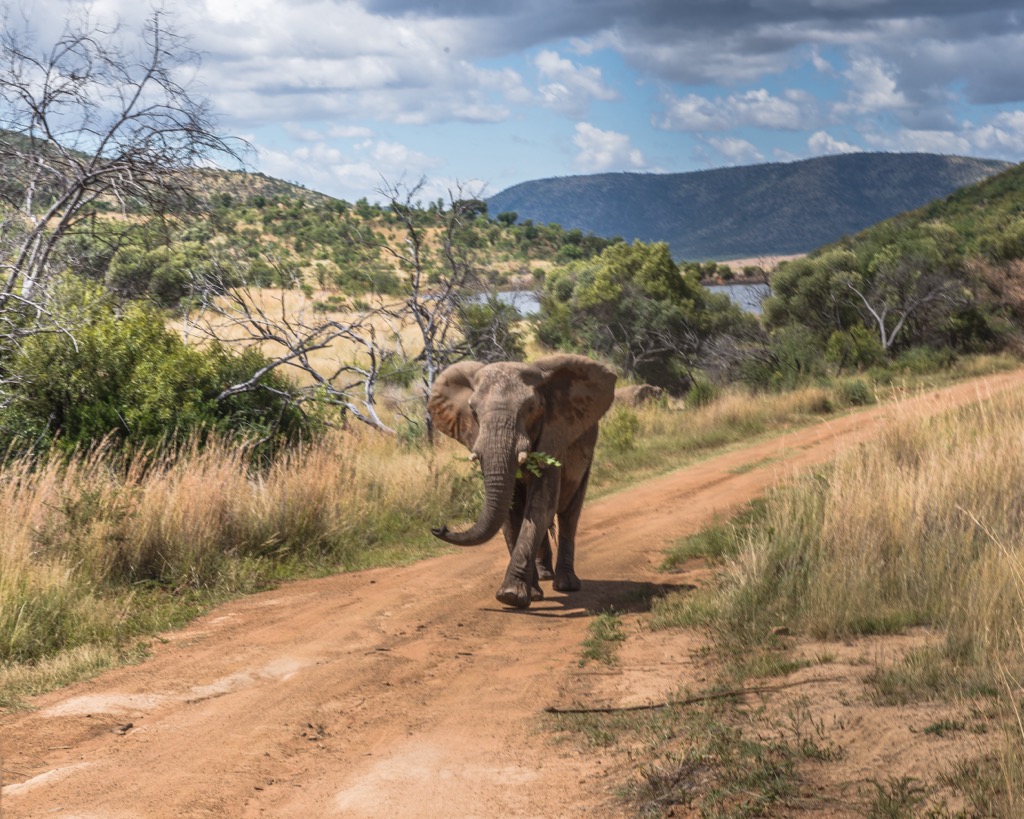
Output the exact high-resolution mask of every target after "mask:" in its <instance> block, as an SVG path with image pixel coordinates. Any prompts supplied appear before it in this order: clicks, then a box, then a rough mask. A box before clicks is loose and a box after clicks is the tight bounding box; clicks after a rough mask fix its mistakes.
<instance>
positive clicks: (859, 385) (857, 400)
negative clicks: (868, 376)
mask: <svg viewBox="0 0 1024 819" xmlns="http://www.w3.org/2000/svg"><path fill="white" fill-rule="evenodd" d="M837 391H838V393H839V400H840V401H841V402H842V403H843V404H846V405H847V406H851V407H864V406H867V405H868V404H874V403H875V394H874V392H873V391H872V389H871V387H870V386H868V383H867V382H866V381H864V380H863V379H861V378H854V379H852V380H849V381H840V382H839V384H838V385H837Z"/></svg>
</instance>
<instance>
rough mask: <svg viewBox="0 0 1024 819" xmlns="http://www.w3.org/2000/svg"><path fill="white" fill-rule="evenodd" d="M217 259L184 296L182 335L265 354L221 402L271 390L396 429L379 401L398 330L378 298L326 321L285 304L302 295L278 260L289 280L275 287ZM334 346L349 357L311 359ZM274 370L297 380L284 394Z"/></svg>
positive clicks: (382, 427)
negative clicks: (274, 381)
mask: <svg viewBox="0 0 1024 819" xmlns="http://www.w3.org/2000/svg"><path fill="white" fill-rule="evenodd" d="M218 262H219V263H218V264H215V265H214V266H213V268H212V270H213V272H211V273H207V274H205V275H204V276H203V277H202V278H201V279H194V280H193V288H192V289H193V293H192V298H191V299H188V300H186V301H185V305H186V310H185V313H184V316H183V318H184V323H185V333H186V335H194V336H196V337H199V338H201V339H208V340H212V341H216V342H218V343H222V344H227V345H234V346H242V347H251V346H254V345H255V346H258V347H259V349H260V352H261V353H262V354H263V357H264V363H262V364H261V365H260V366H259V367H258V368H257V369H256V370H254V371H253V372H252V373H250V374H249V375H248V377H246V378H245V379H243V380H241V381H239V382H237V383H235V384H231V385H229V386H227V387H225V389H224V390H223V391H222V392H221V393H220V395H219V396H218V400H222V399H224V398H227V397H229V396H231V395H237V394H238V393H243V392H253V391H257V390H270V391H272V392H275V393H277V394H279V395H281V396H282V397H285V398H287V399H289V400H292V401H295V402H296V403H299V404H303V403H306V402H309V401H317V402H320V403H326V404H329V405H332V406H335V407H338V408H339V409H340V410H341V412H342V415H343V417H344V416H345V415H348V414H351V415H352V416H353V417H355V418H356V419H358V420H359V421H362V422H364V423H366V424H368V425H369V426H371V427H373V428H375V429H378V430H380V431H382V432H388V433H394V432H395V430H394V429H393V428H392V427H390V426H389V425H388V424H387V423H385V422H384V420H383V419H381V417H380V415H379V414H378V411H377V401H376V389H377V385H378V382H379V379H380V371H381V364H382V363H383V361H384V360H385V358H386V357H387V356H388V355H389V353H390V351H389V349H388V339H389V338H393V337H394V336H395V335H396V334H397V332H396V329H395V328H393V327H390V325H389V322H390V321H391V310H390V309H389V307H388V306H387V305H384V304H383V303H381V302H380V301H379V300H377V303H376V304H375V305H371V306H368V307H363V308H362V309H361V310H360V311H356V312H354V313H353V316H352V318H351V319H349V320H345V321H342V320H338V319H334V318H325V317H323V316H322V315H319V314H317V312H316V311H315V310H314V309H312V307H309V308H300V309H296V307H295V305H294V304H289V303H288V296H289V294H295V293H296V292H299V293H301V284H302V282H301V275H300V274H299V273H298V272H297V271H295V270H293V269H291V268H290V267H289V266H288V265H286V264H284V263H282V262H281V261H280V260H279V259H274V258H270V259H268V263H269V264H271V266H273V267H274V268H275V270H276V272H277V275H278V278H279V279H280V280H281V281H282V282H283V283H284V285H285V286H284V287H282V288H281V289H280V290H277V291H276V292H275V291H271V290H267V289H258V288H253V287H250V286H249V285H248V284H246V283H244V281H243V282H242V283H239V281H238V278H239V276H238V273H237V269H234V266H233V265H231V264H230V262H228V263H227V264H225V260H224V259H220V260H218ZM225 271H230V272H225ZM243 278H244V277H243ZM382 328H383V331H382ZM332 348H342V349H344V351H345V352H347V353H350V354H351V355H350V357H347V356H345V355H343V354H342V353H341V352H335V354H333V355H332V356H318V357H316V358H314V356H315V355H316V354H317V353H320V352H322V351H324V350H328V349H332ZM272 371H279V372H282V373H284V374H285V375H287V376H289V379H288V380H289V381H290V382H292V383H296V384H297V385H296V386H294V387H293V388H289V389H287V391H284V390H282V389H281V388H280V387H274V386H271V385H270V384H269V383H268V380H267V378H266V376H267V375H268V374H269V373H271V372H272Z"/></svg>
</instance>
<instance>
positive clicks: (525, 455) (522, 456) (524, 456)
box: [519, 452, 530, 466]
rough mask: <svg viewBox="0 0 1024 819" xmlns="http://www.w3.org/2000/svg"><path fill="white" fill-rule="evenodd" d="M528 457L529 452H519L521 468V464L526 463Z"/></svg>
mask: <svg viewBox="0 0 1024 819" xmlns="http://www.w3.org/2000/svg"><path fill="white" fill-rule="evenodd" d="M529 457H530V453H529V452H520V453H519V465H520V466H522V465H523V464H525V463H526V459H527V458H529Z"/></svg>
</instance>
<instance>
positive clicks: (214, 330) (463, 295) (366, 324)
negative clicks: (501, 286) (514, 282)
mask: <svg viewBox="0 0 1024 819" xmlns="http://www.w3.org/2000/svg"><path fill="white" fill-rule="evenodd" d="M424 184H425V183H424V181H423V180H420V182H418V183H417V184H416V185H413V186H411V187H407V186H403V185H401V184H397V185H385V186H384V187H383V188H381V189H380V191H378V192H379V193H380V194H381V195H382V196H383V197H385V199H386V200H387V201H388V203H389V204H388V207H389V212H390V214H391V218H392V219H393V220H394V221H395V222H397V224H398V225H399V227H400V233H401V239H400V241H387V240H385V239H382V238H381V237H380V235H379V234H378V233H375V232H372V231H369V230H367V231H365V232H363V233H360V232H359V231H358V229H356V228H353V230H355V231H356V233H355V235H354V237H353V238H354V240H355V241H357V242H359V243H361V244H363V245H364V246H365V247H367V248H368V249H371V250H374V251H375V253H380V254H381V255H382V256H383V257H385V258H390V259H391V261H392V263H393V264H394V265H395V266H396V267H397V268H399V270H400V273H401V275H402V276H403V290H404V293H403V294H402V295H400V296H391V297H388V296H381V295H374V294H369V295H365V294H363V295H360V298H359V301H360V302H361V306H360V307H359V309H358V310H357V309H355V307H354V304H353V305H351V306H352V307H353V309H352V310H351V311H349V312H348V314H347V315H348V316H349V318H347V319H346V320H345V321H338V320H335V319H331V318H325V317H323V316H316V315H313V316H310V317H308V318H307V316H306V315H305V314H304V313H296V312H295V311H294V309H290V308H286V307H285V303H284V295H283V293H284V291H281V293H280V294H279V295H278V296H277V298H276V299H274V307H273V309H272V310H271V309H270V308H268V306H267V298H268V292H267V291H256V290H252V289H250V288H248V287H245V286H242V287H239V286H237V285H236V284H233V283H232V281H231V280H232V278H233V277H231V276H219V277H215V278H214V279H211V280H207V281H204V282H198V283H197V287H196V296H197V301H196V303H197V304H199V305H200V306H201V307H200V310H199V311H197V312H196V313H195V314H194V315H192V316H189V317H187V321H188V324H189V326H190V327H191V328H192V329H191V330H190V331H193V332H200V333H201V334H203V335H204V336H205V337H208V338H213V339H217V340H219V341H222V342H226V343H231V344H243V345H252V344H258V345H259V346H260V349H261V351H262V352H263V353H264V354H265V355H267V356H269V360H268V361H267V363H266V364H265V365H264V366H263V367H261V368H260V369H259V370H258V371H256V372H254V373H253V374H252V375H251V377H249V378H247V379H246V380H244V381H242V382H239V383H238V384H234V385H232V386H230V387H229V388H228V389H226V390H225V391H224V393H223V394H222V395H223V396H224V397H226V396H227V395H232V394H235V393H238V392H244V391H249V390H256V389H262V388H264V387H263V377H264V376H265V375H266V374H267V373H269V372H270V371H272V370H276V369H281V370H282V371H284V372H289V371H290V372H292V373H293V374H294V373H296V372H299V373H301V374H302V380H303V382H304V384H305V386H302V387H299V388H297V389H296V390H295V391H294V393H293V395H292V397H293V398H294V399H295V400H297V401H308V400H312V399H324V400H326V401H327V402H329V403H331V404H333V405H335V406H338V407H340V408H341V409H342V410H343V412H345V413H351V414H352V415H353V416H354V417H355V418H357V419H358V420H360V421H363V422H364V423H367V424H369V425H370V426H372V427H374V428H376V429H379V430H381V431H384V432H394V430H393V429H392V428H391V427H390V426H389V425H388V424H387V423H386V422H385V421H384V420H383V419H382V418H381V416H380V415H379V413H378V409H377V387H378V385H379V383H380V380H381V368H382V366H383V365H384V363H385V362H386V361H387V360H388V359H389V358H397V359H398V360H402V361H408V362H414V363H415V367H416V370H417V375H418V378H419V381H420V395H419V397H418V399H417V401H416V406H417V410H416V411H415V413H416V414H415V417H412V416H410V415H408V414H407V415H406V417H407V418H408V419H409V420H411V421H415V422H416V423H422V424H423V425H424V427H425V429H426V431H427V435H428V437H432V430H431V426H430V418H429V416H428V415H427V413H426V396H427V395H428V394H429V392H430V388H431V387H432V386H433V383H434V380H435V378H436V377H437V375H438V373H439V372H440V371H441V370H442V369H444V368H445V367H446V366H448V364H450V363H452V362H454V361H457V360H459V359H461V358H464V357H465V356H466V355H467V353H468V347H467V344H466V341H465V339H464V336H463V333H462V332H461V328H460V326H459V322H460V320H461V313H460V309H459V308H460V306H461V305H462V303H463V302H464V300H466V299H467V298H469V297H471V295H472V292H473V291H472V288H473V287H474V285H475V284H476V283H477V282H478V281H479V279H480V271H479V269H478V268H477V267H476V265H475V264H474V263H473V252H472V248H471V244H472V242H471V241H469V237H468V236H467V234H466V231H467V229H468V227H469V225H470V224H471V222H472V220H473V218H475V215H476V213H477V212H479V204H478V203H479V200H477V199H472V198H468V199H467V198H464V197H463V196H462V195H461V194H462V191H461V189H460V190H458V191H457V192H456V193H453V194H452V195H450V201H449V203H448V206H447V207H444V208H440V207H439V208H433V209H430V210H424V209H422V208H420V207H419V206H418V205H417V204H415V202H416V197H417V196H418V195H419V194H420V193H421V192H422V190H423V187H424ZM268 261H270V262H271V263H272V264H273V265H274V266H275V267H276V269H277V277H278V279H279V280H281V281H283V282H289V281H290V282H292V286H293V288H294V289H297V288H299V287H300V286H301V284H302V281H301V275H300V274H299V273H298V272H296V271H290V270H289V269H288V268H287V265H282V264H281V263H280V262H279V261H276V260H268ZM234 278H237V276H236V277H234ZM353 301H355V299H353ZM409 329H413V331H414V332H413V333H412V334H411V335H412V336H413V338H414V340H410V339H407V338H406V336H407V335H409V334H408V332H403V331H408V330H409ZM328 348H341V349H344V350H346V351H348V352H349V355H348V356H347V357H345V356H341V355H340V354H338V353H337V352H335V353H332V355H333V356H334V359H332V360H333V361H334V363H332V364H331V365H330V366H329V367H325V357H324V356H322V355H319V356H314V355H313V354H314V353H317V352H320V351H324V350H327V349H328Z"/></svg>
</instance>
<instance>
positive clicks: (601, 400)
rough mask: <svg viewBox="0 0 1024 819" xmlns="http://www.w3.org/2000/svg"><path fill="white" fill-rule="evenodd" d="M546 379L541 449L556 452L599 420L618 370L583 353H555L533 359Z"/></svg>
mask: <svg viewBox="0 0 1024 819" xmlns="http://www.w3.org/2000/svg"><path fill="white" fill-rule="evenodd" d="M532 366H534V367H536V368H537V369H538V370H540V372H541V374H542V375H543V378H544V381H543V386H542V387H541V389H542V390H543V392H544V398H545V410H544V431H543V432H542V433H541V439H540V442H539V444H538V447H539V448H540V451H541V452H548V453H551V454H554V453H556V452H562V451H564V450H565V448H566V447H567V446H568V445H569V444H570V443H572V442H573V441H575V440H576V439H577V438H579V437H580V436H581V435H582V434H583V433H584V432H586V431H587V430H588V429H590V428H591V427H592V426H594V424H596V423H597V422H598V419H600V417H601V416H602V415H604V414H605V413H606V412H607V411H608V408H609V407H610V406H611V405H612V401H613V400H614V398H615V373H614V372H612V371H611V370H610V369H608V368H607V367H605V366H604V365H603V364H599V363H598V362H596V361H594V360H593V359H590V358H587V357H586V356H582V355H568V354H567V355H553V356H548V357H547V358H542V359H539V360H538V361H535V362H533V364H532Z"/></svg>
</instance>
